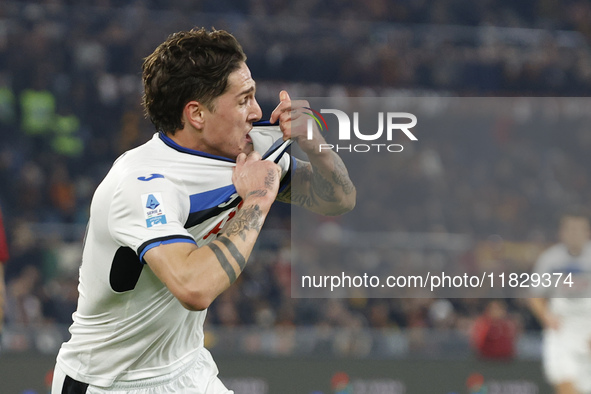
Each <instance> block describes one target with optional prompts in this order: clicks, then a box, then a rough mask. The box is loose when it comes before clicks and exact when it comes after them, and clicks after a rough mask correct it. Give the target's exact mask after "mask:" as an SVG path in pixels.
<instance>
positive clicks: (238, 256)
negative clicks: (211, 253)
mask: <svg viewBox="0 0 591 394" xmlns="http://www.w3.org/2000/svg"><path fill="white" fill-rule="evenodd" d="M217 240H218V241H220V242H221V243H222V244H224V245H225V246H226V248H228V251H229V252H230V254H231V255H232V257H234V260H236V262H237V263H238V266H239V267H240V271H242V270H243V269H244V267H245V266H246V259H245V258H244V256H243V255H242V253H240V250H238V248H237V247H236V245H235V244H234V242H232V241H231V240H230V238H228V237H223V236H222V237H218V239H217Z"/></svg>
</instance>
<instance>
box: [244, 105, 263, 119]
mask: <svg viewBox="0 0 591 394" xmlns="http://www.w3.org/2000/svg"><path fill="white" fill-rule="evenodd" d="M262 117H263V110H262V109H261V106H260V105H259V103H258V101H257V100H256V99H253V100H252V106H251V108H250V113H249V118H248V120H249V121H251V122H256V121H258V120H260V119H261V118H262Z"/></svg>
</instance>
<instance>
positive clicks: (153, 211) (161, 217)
mask: <svg viewBox="0 0 591 394" xmlns="http://www.w3.org/2000/svg"><path fill="white" fill-rule="evenodd" d="M142 206H143V207H144V217H145V219H146V226H147V227H148V228H150V227H154V226H159V225H161V224H166V215H165V213H164V204H163V202H162V195H161V194H160V193H148V194H142Z"/></svg>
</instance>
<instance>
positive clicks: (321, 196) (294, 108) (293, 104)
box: [271, 91, 356, 216]
mask: <svg viewBox="0 0 591 394" xmlns="http://www.w3.org/2000/svg"><path fill="white" fill-rule="evenodd" d="M279 98H280V100H281V101H280V103H279V105H278V106H277V108H276V109H275V110H274V111H273V113H272V114H271V122H275V121H277V120H279V125H280V127H281V130H282V131H283V136H284V138H292V139H294V140H296V141H297V143H298V145H299V146H300V148H302V150H303V151H304V152H305V153H306V154H307V155H308V159H309V160H310V162H304V161H301V160H297V165H296V171H295V173H294V174H292V178H291V183H290V184H289V185H288V186H287V187H286V188H285V190H283V191H282V192H281V193H280V194H279V195H278V196H277V200H278V201H282V202H287V203H291V204H295V205H300V206H302V207H304V208H307V209H309V210H311V211H313V212H316V213H320V214H323V215H332V216H334V215H341V214H343V213H346V212H349V211H350V210H352V209H353V207H355V201H356V190H355V186H354V185H353V182H351V179H350V178H349V173H348V172H347V168H346V167H345V164H344V163H343V161H342V160H341V158H340V157H339V156H338V155H337V154H336V153H335V152H334V151H331V150H324V151H319V149H318V147H319V146H320V144H324V143H326V141H325V140H324V138H323V137H322V135H321V134H320V132H319V131H318V129H315V130H314V137H313V138H312V139H310V140H308V139H307V136H306V134H307V124H306V120H307V119H308V118H307V117H305V116H304V117H302V116H301V115H302V113H305V111H306V110H308V108H309V106H310V105H309V103H308V102H307V101H303V100H296V101H292V100H290V98H289V95H288V94H287V92H286V91H281V93H280V95H279ZM314 127H315V126H314Z"/></svg>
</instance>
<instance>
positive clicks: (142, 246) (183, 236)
mask: <svg viewBox="0 0 591 394" xmlns="http://www.w3.org/2000/svg"><path fill="white" fill-rule="evenodd" d="M179 238H182V239H188V240H190V241H192V242H195V240H194V239H193V238H192V237H189V236H188V235H168V236H166V237H159V238H154V239H151V240H149V241H146V242H144V243H143V244H141V245H140V247H139V248H138V249H137V255H138V256H141V255H142V254H143V252H144V249H146V248H147V247H148V246H149V245H152V244H154V243H156V242H164V241H169V240H171V239H179ZM138 260H139V258H138Z"/></svg>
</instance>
